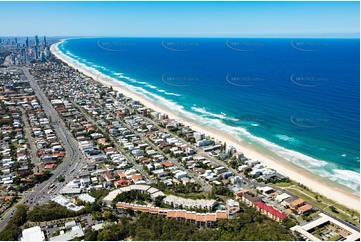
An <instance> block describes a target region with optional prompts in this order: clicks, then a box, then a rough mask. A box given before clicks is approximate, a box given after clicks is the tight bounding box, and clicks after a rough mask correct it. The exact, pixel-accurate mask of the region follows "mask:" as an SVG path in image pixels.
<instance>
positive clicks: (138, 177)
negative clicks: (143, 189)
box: [132, 174, 142, 180]
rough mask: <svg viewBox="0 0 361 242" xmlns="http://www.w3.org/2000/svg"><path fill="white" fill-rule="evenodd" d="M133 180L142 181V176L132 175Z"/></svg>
mask: <svg viewBox="0 0 361 242" xmlns="http://www.w3.org/2000/svg"><path fill="white" fill-rule="evenodd" d="M132 179H133V180H141V179H142V175H140V174H134V175H132Z"/></svg>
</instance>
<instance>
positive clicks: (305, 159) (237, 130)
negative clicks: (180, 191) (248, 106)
mask: <svg viewBox="0 0 361 242" xmlns="http://www.w3.org/2000/svg"><path fill="white" fill-rule="evenodd" d="M58 52H59V53H60V54H62V56H63V57H64V58H66V59H67V60H69V61H70V62H72V63H74V64H75V65H78V66H81V68H82V69H85V70H87V71H88V72H90V73H92V74H95V75H96V76H99V77H100V78H103V79H105V80H108V81H110V82H113V83H117V84H121V85H122V86H124V87H125V88H126V89H128V90H130V91H133V92H136V93H138V94H141V95H142V96H145V97H146V98H150V99H151V100H153V101H159V103H161V105H163V106H164V107H166V108H169V109H172V110H173V111H175V112H176V113H177V114H178V115H181V116H182V117H186V118H188V119H190V120H193V121H195V122H197V124H199V125H204V126H207V127H208V126H209V127H212V128H215V129H218V130H222V131H224V132H226V133H228V134H230V135H233V136H235V137H236V138H238V139H239V140H240V141H243V140H244V139H245V138H246V139H247V140H248V141H247V142H248V143H257V144H260V145H262V146H263V147H265V148H267V149H268V150H270V151H272V152H274V153H275V154H277V155H279V156H281V157H282V158H284V159H286V160H288V161H290V162H292V163H294V164H296V165H298V166H300V167H303V168H305V169H307V170H310V171H311V172H313V173H315V174H318V175H319V176H322V177H328V178H330V179H332V180H335V181H336V182H338V183H340V184H343V185H345V186H348V187H350V188H351V189H353V190H355V191H357V189H359V175H358V178H357V180H354V178H350V179H351V180H350V181H349V182H347V179H349V177H347V178H345V179H343V180H342V176H343V175H344V174H345V173H344V172H346V173H347V175H350V174H351V175H354V172H352V171H347V170H346V171H345V170H337V169H336V170H334V172H335V174H334V175H333V174H331V173H329V172H327V171H325V170H324V169H322V167H325V166H327V165H328V163H327V162H326V161H324V160H317V159H314V158H312V157H310V156H307V155H304V154H302V153H299V152H297V151H294V150H289V149H286V148H284V147H282V146H279V145H277V144H275V143H272V142H270V141H268V140H266V139H264V138H260V137H257V136H254V135H252V134H251V133H249V132H248V131H247V130H246V129H245V128H242V127H233V126H230V125H227V124H225V123H223V122H222V120H223V119H226V118H227V116H226V115H224V114H215V113H212V112H208V111H207V110H206V109H205V108H198V107H192V108H191V109H192V110H193V111H196V112H197V113H199V114H201V115H199V114H196V113H193V112H189V111H186V110H185V109H184V107H183V106H181V105H179V104H177V103H176V102H173V101H171V100H169V99H166V98H164V97H161V96H159V95H156V94H154V93H151V92H149V91H147V90H145V89H144V88H142V87H135V86H132V85H129V84H127V83H126V82H123V81H119V80H118V79H115V78H112V77H109V76H107V75H105V74H103V73H101V72H99V71H98V70H96V69H94V68H91V67H89V66H87V65H85V64H83V63H80V62H79V61H77V60H74V59H73V58H70V57H69V56H67V55H66V54H64V53H63V52H61V51H59V49H58ZM124 78H125V77H124ZM125 79H126V78H125ZM128 79H129V78H128ZM133 80H134V79H133ZM138 83H141V82H138ZM145 84H146V83H145ZM158 91H159V90H158ZM162 91H163V90H161V92H162ZM207 116H211V117H216V118H218V119H211V118H208V117H207ZM249 141H251V142H249ZM349 172H351V173H349ZM355 174H357V173H355ZM285 175H287V174H285ZM357 183H358V187H357V186H356V185H357Z"/></svg>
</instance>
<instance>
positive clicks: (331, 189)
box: [50, 43, 360, 211]
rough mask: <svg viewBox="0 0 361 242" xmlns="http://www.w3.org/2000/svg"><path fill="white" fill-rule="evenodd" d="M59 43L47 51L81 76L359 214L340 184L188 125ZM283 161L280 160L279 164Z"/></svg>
mask: <svg viewBox="0 0 361 242" xmlns="http://www.w3.org/2000/svg"><path fill="white" fill-rule="evenodd" d="M58 44H60V43H56V44H53V45H52V46H51V48H50V51H51V52H52V53H53V54H54V55H55V56H56V57H57V58H59V59H60V60H62V61H63V62H65V63H67V64H68V65H69V66H71V67H73V68H74V69H77V70H79V71H80V72H82V73H83V74H85V75H87V76H89V77H91V78H93V79H94V80H95V81H98V82H100V83H102V84H103V85H106V86H112V87H113V89H114V90H116V91H118V92H120V93H123V94H124V95H125V96H127V97H130V98H132V99H134V100H138V101H140V102H141V103H143V104H144V105H145V106H146V107H149V108H151V109H153V110H155V111H157V112H161V113H166V114H168V116H169V118H174V119H176V120H178V121H180V122H182V123H183V124H184V125H186V126H189V127H190V128H192V129H193V130H195V131H198V132H201V133H205V134H206V135H209V136H210V137H214V138H215V139H216V140H220V141H222V142H226V143H227V145H232V146H234V147H235V148H236V149H237V151H241V152H243V154H244V155H245V156H246V157H247V158H251V159H256V160H259V161H261V162H262V164H264V165H266V166H267V167H269V168H272V169H275V170H277V172H278V173H280V174H282V175H284V176H288V177H289V178H290V179H292V180H294V181H296V182H299V183H301V184H303V185H305V186H307V187H308V188H310V189H311V190H313V191H315V192H318V193H319V194H321V195H323V196H325V197H328V198H330V199H332V200H334V201H336V202H338V203H340V204H342V205H344V206H347V207H349V208H352V209H355V210H357V211H360V197H359V196H358V195H356V194H353V193H352V192H348V191H344V190H342V188H341V187H340V185H338V184H336V183H335V182H329V181H327V180H326V179H324V178H321V177H318V176H316V175H315V174H313V173H311V172H310V171H307V170H305V169H303V168H301V167H298V166H296V165H294V164H292V163H290V162H288V161H286V160H284V159H283V158H281V157H279V159H278V158H277V159H275V158H274V157H277V155H276V154H274V155H272V157H271V156H269V155H267V154H263V153H261V152H258V151H256V150H255V149H253V148H252V147H251V146H249V145H247V146H245V145H242V144H241V142H240V141H238V140H237V139H236V138H234V137H232V136H231V135H228V134H227V133H225V132H221V131H220V130H216V129H212V128H205V127H202V126H200V125H197V123H195V122H191V121H190V120H187V119H186V118H184V117H183V118H182V117H181V115H180V114H178V113H176V112H175V111H173V110H170V109H167V108H166V107H162V106H160V105H159V104H158V103H156V102H153V101H151V100H150V99H148V98H147V97H144V96H143V95H141V94H138V93H135V92H132V91H130V90H128V89H127V88H126V87H124V86H123V85H121V84H120V83H117V82H115V81H110V80H105V79H104V78H101V77H100V76H97V75H94V74H93V73H90V72H89V71H88V70H86V69H85V68H82V67H81V66H78V65H76V64H75V63H74V62H73V61H72V60H71V59H70V58H69V57H67V56H65V55H64V54H63V53H61V52H60V51H59V49H58V48H57V46H58ZM282 160H283V161H282Z"/></svg>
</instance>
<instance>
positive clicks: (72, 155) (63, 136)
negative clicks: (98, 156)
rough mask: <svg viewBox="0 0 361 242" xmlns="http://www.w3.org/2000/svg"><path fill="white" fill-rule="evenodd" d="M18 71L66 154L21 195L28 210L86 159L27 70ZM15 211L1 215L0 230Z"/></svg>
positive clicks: (40, 201)
mask: <svg viewBox="0 0 361 242" xmlns="http://www.w3.org/2000/svg"><path fill="white" fill-rule="evenodd" d="M20 69H21V70H22V71H23V72H24V74H25V76H26V78H27V79H28V80H29V83H30V85H31V87H32V88H33V90H34V92H35V94H36V96H37V98H38V99H39V101H40V103H41V105H42V108H43V110H44V112H45V113H46V115H47V117H48V118H49V119H50V120H51V121H52V124H53V129H54V131H55V133H56V135H57V137H58V139H59V140H60V142H61V143H62V144H63V146H64V149H65V152H66V156H65V158H64V160H63V162H62V163H61V164H60V165H59V166H58V167H57V168H56V169H55V170H54V171H53V172H52V173H53V175H52V176H51V177H50V178H49V179H48V180H46V181H44V182H43V183H41V184H38V185H37V186H35V187H34V189H33V190H32V191H31V192H24V193H23V195H24V197H23V198H22V199H21V200H20V201H19V202H18V204H27V205H28V206H29V209H31V208H33V207H34V206H35V205H36V204H42V203H46V202H47V201H48V200H49V199H50V194H49V191H50V190H51V188H49V185H50V184H53V183H54V184H55V183H56V178H57V177H58V176H60V175H63V176H64V177H67V178H68V179H70V178H69V177H71V175H75V171H76V170H74V171H73V172H72V170H73V169H75V168H77V167H79V166H82V165H83V164H84V162H86V160H87V158H86V157H85V155H84V154H83V153H82V152H81V150H80V149H78V144H77V143H76V141H75V140H74V139H73V137H72V135H71V133H70V132H69V131H68V129H67V128H66V127H65V124H64V122H63V121H62V119H61V118H60V117H59V115H58V113H57V112H56V110H55V109H54V108H53V106H52V105H51V103H50V101H49V100H48V98H47V97H46V96H45V94H44V93H43V92H42V91H41V89H40V87H39V86H38V84H37V83H36V81H35V80H34V78H33V76H31V75H30V73H29V70H28V69H27V68H26V67H22V68H20ZM63 185H65V183H63V184H59V185H58V186H59V187H60V186H63ZM15 211H16V206H13V207H12V208H10V209H9V210H8V211H7V212H6V213H5V214H4V215H3V217H2V219H1V220H0V230H3V229H4V227H5V226H6V224H7V223H8V221H9V219H10V217H11V215H12V214H13V213H14V212H15Z"/></svg>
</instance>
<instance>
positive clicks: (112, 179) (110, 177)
mask: <svg viewBox="0 0 361 242" xmlns="http://www.w3.org/2000/svg"><path fill="white" fill-rule="evenodd" d="M104 179H105V180H106V181H107V182H112V181H114V180H115V178H114V177H113V175H112V174H111V173H110V172H106V173H105V174H104Z"/></svg>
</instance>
